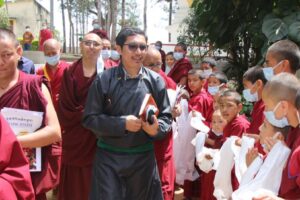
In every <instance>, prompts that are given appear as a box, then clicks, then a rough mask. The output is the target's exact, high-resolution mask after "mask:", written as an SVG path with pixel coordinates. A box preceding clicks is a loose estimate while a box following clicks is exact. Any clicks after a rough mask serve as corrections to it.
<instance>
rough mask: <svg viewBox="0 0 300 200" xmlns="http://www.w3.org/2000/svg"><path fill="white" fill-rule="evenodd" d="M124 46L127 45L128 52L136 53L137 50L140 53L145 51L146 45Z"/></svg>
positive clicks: (129, 44) (131, 44)
mask: <svg viewBox="0 0 300 200" xmlns="http://www.w3.org/2000/svg"><path fill="white" fill-rule="evenodd" d="M124 45H127V46H128V49H129V50H130V51H136V50H137V49H140V50H141V51H145V50H146V49H147V45H146V44H137V43H128V44H124Z"/></svg>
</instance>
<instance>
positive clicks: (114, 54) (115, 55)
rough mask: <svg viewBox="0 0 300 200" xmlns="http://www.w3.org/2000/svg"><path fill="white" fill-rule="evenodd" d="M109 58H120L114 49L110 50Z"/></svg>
mask: <svg viewBox="0 0 300 200" xmlns="http://www.w3.org/2000/svg"><path fill="white" fill-rule="evenodd" d="M110 58H111V59H113V60H119V59H120V54H119V53H118V52H117V51H116V50H112V51H111V55H110Z"/></svg>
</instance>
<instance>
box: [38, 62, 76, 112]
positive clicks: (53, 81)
mask: <svg viewBox="0 0 300 200" xmlns="http://www.w3.org/2000/svg"><path fill="white" fill-rule="evenodd" d="M69 65H70V64H68V63H66V62H65V61H60V62H59V64H58V65H57V70H56V71H55V72H54V73H53V71H52V70H51V67H50V66H49V65H48V64H47V63H46V65H45V66H43V67H42V68H39V69H38V70H37V72H36V74H37V75H41V76H45V77H46V78H47V79H48V81H49V82H50V86H51V97H52V102H53V105H54V108H55V110H56V111H57V108H58V98H57V95H58V93H59V90H60V85H61V80H62V76H63V73H64V70H65V69H66V68H67V67H68V66H69ZM45 72H46V73H45Z"/></svg>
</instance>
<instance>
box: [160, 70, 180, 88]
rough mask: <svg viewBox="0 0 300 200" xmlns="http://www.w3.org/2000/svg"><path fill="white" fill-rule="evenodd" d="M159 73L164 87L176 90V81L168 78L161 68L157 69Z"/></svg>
mask: <svg viewBox="0 0 300 200" xmlns="http://www.w3.org/2000/svg"><path fill="white" fill-rule="evenodd" d="M159 75H160V76H161V77H163V79H164V81H165V84H166V88H167V89H172V90H176V87H177V85H176V83H175V82H174V81H173V80H172V79H171V78H170V77H168V76H167V75H166V74H165V72H163V71H162V70H160V71H159Z"/></svg>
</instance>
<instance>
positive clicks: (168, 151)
mask: <svg viewBox="0 0 300 200" xmlns="http://www.w3.org/2000/svg"><path fill="white" fill-rule="evenodd" d="M159 74H160V75H161V77H162V78H163V79H164V81H165V83H166V88H167V89H172V90H176V84H175V83H174V81H173V80H172V79H170V77H167V76H166V75H165V73H164V72H163V71H160V72H159ZM154 151H155V158H156V161H157V167H158V171H159V176H160V180H161V186H162V192H163V196H164V200H172V199H174V190H175V188H174V182H175V174H176V172H175V166H174V154H173V134H172V133H170V134H167V136H166V137H165V138H164V139H162V140H157V141H155V142H154Z"/></svg>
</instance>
